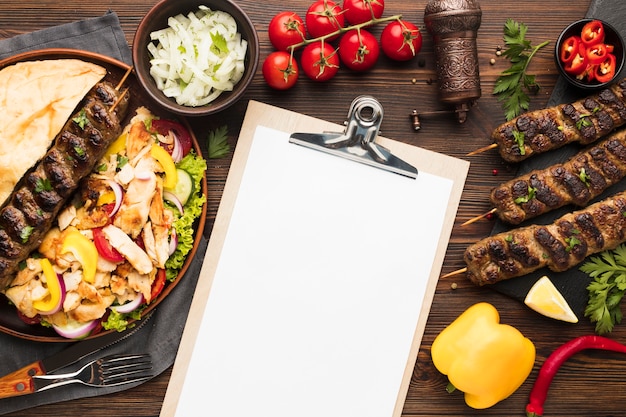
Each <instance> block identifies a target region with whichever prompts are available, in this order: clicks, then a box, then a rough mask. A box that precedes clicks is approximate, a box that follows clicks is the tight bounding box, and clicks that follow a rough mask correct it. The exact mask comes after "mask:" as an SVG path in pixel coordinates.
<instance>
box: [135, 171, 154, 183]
mask: <svg viewBox="0 0 626 417" xmlns="http://www.w3.org/2000/svg"><path fill="white" fill-rule="evenodd" d="M152 175H153V174H152V172H151V171H148V170H142V171H135V178H137V179H138V180H141V181H147V180H149V179H150V178H152Z"/></svg>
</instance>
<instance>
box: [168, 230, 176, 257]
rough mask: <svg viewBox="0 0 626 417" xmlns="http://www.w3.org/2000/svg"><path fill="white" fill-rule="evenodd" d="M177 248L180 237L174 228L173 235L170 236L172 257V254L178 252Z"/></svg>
mask: <svg viewBox="0 0 626 417" xmlns="http://www.w3.org/2000/svg"><path fill="white" fill-rule="evenodd" d="M177 246H178V235H177V234H176V229H174V228H172V233H171V235H170V250H169V254H170V256H172V254H173V253H174V252H176V247H177Z"/></svg>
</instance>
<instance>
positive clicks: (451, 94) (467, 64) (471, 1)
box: [424, 0, 482, 123]
mask: <svg viewBox="0 0 626 417" xmlns="http://www.w3.org/2000/svg"><path fill="white" fill-rule="evenodd" d="M481 17H482V10H481V9H480V5H479V4H478V1H476V0H430V1H429V2H428V4H427V5H426V8H425V10H424V24H425V26H426V30H428V33H430V34H431V36H432V37H433V42H434V50H435V59H436V62H437V79H438V82H439V96H440V97H439V98H440V100H441V101H442V102H443V103H445V104H448V105H451V106H454V108H455V112H456V114H457V118H458V121H459V123H463V122H465V120H466V118H467V112H468V111H469V109H470V107H471V106H472V105H473V104H474V102H475V101H476V100H477V99H478V98H479V97H480V77H479V70H478V50H477V47H476V35H477V32H478V28H479V27H480V20H481Z"/></svg>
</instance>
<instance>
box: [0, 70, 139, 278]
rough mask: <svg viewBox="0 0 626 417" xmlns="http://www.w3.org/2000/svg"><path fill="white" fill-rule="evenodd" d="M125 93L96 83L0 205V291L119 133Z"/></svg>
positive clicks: (126, 105) (105, 83) (124, 112)
mask: <svg viewBox="0 0 626 417" xmlns="http://www.w3.org/2000/svg"><path fill="white" fill-rule="evenodd" d="M128 100H129V95H128V93H127V92H119V91H117V90H116V89H115V88H114V87H113V86H112V85H110V84H109V83H107V82H99V83H97V84H96V85H95V86H94V87H93V88H92V89H91V90H90V91H89V92H88V93H87V95H86V96H85V98H84V100H83V102H82V103H81V105H80V110H79V111H78V112H77V113H75V114H74V115H73V116H72V117H70V119H69V120H68V121H67V123H66V124H65V126H64V127H63V129H62V130H61V132H60V133H59V134H58V135H57V137H56V138H55V141H54V144H53V145H52V147H51V148H50V149H49V150H48V152H47V153H46V154H45V156H44V157H43V158H42V159H41V160H40V161H39V162H38V163H37V164H36V165H35V166H34V167H33V169H31V170H30V171H29V172H27V173H26V174H25V175H24V177H23V178H22V180H20V182H19V183H18V184H17V185H16V187H15V188H14V190H13V192H12V194H11V196H10V197H9V199H8V201H7V203H6V204H5V205H4V206H3V207H2V208H1V209H0V289H3V288H5V287H6V286H7V285H8V284H9V283H10V281H11V279H12V276H13V274H14V273H15V272H16V271H17V269H18V267H19V263H20V262H21V261H23V260H24V259H26V257H28V255H29V254H30V253H31V252H32V251H33V250H35V249H37V247H38V246H39V244H40V243H41V239H42V237H43V236H44V235H45V233H46V232H47V231H48V230H49V229H50V227H51V226H52V223H53V221H54V219H55V218H56V216H57V214H58V212H59V210H60V209H61V208H62V206H63V204H64V203H65V201H66V200H67V199H68V198H69V197H70V195H71V194H72V192H73V191H74V190H76V188H77V187H78V185H79V182H80V180H81V179H82V178H84V177H85V176H86V175H87V174H89V173H90V172H91V170H92V169H93V167H94V166H95V164H96V162H97V161H98V160H99V159H100V158H101V157H102V156H103V155H104V153H105V151H106V149H107V148H108V146H109V145H110V144H111V142H112V141H113V140H114V139H115V138H117V137H118V136H119V134H120V133H121V130H122V127H121V122H122V119H123V118H124V116H125V114H126V111H127V108H128Z"/></svg>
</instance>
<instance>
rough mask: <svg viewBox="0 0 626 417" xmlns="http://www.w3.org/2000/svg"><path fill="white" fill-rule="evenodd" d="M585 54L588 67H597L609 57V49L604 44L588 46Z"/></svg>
mask: <svg viewBox="0 0 626 417" xmlns="http://www.w3.org/2000/svg"><path fill="white" fill-rule="evenodd" d="M585 53H586V54H587V61H588V62H589V65H597V64H599V63H601V62H602V61H604V59H605V58H606V57H607V56H608V55H609V49H608V48H607V46H606V44H604V43H597V44H595V45H592V46H589V47H588V48H587V49H586V51H585Z"/></svg>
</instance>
